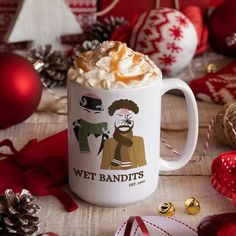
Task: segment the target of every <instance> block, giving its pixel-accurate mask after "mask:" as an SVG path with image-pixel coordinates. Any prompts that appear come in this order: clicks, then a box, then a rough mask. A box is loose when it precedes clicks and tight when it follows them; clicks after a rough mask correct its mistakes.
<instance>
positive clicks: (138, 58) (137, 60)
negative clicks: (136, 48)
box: [133, 54, 142, 64]
mask: <svg viewBox="0 0 236 236" xmlns="http://www.w3.org/2000/svg"><path fill="white" fill-rule="evenodd" d="M141 58H142V56H141V55H139V54H135V55H134V56H133V63H134V64H136V63H138V62H139V61H140V59H141Z"/></svg>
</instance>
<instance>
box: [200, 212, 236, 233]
mask: <svg viewBox="0 0 236 236" xmlns="http://www.w3.org/2000/svg"><path fill="white" fill-rule="evenodd" d="M206 235H209V236H234V235H236V213H225V214H219V215H212V216H208V217H206V218H204V219H203V220H202V222H201V223H200V224H199V226H198V236H206Z"/></svg>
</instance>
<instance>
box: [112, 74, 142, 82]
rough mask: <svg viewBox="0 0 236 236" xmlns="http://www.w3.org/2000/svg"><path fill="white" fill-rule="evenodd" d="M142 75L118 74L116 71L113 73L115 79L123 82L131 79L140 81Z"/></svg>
mask: <svg viewBox="0 0 236 236" xmlns="http://www.w3.org/2000/svg"><path fill="white" fill-rule="evenodd" d="M143 77H144V75H135V76H120V75H118V74H117V73H115V79H116V80H117V81H121V82H123V83H125V84H129V83H130V82H131V81H132V80H137V81H141V80H142V79H143Z"/></svg>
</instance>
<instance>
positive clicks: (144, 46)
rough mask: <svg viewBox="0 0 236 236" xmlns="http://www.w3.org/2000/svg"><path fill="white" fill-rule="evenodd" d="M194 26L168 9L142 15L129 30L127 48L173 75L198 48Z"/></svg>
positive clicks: (190, 58) (179, 13) (173, 10)
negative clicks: (137, 52)
mask: <svg viewBox="0 0 236 236" xmlns="http://www.w3.org/2000/svg"><path fill="white" fill-rule="evenodd" d="M197 41H198V40H197V33H196V30H195V28H194V26H193V24H192V23H191V22H190V21H189V20H188V18H187V17H186V16H185V15H183V14H182V13H181V12H179V11H177V10H175V9H170V8H159V9H152V10H150V11H148V12H145V13H143V14H142V15H141V16H140V18H139V20H138V21H137V23H136V24H135V26H134V29H133V31H132V35H131V39H130V46H131V48H132V49H134V50H135V51H139V52H142V53H144V54H147V55H148V56H149V57H150V58H151V59H152V60H153V61H154V62H155V63H156V65H157V66H158V67H159V68H160V69H161V70H162V72H163V73H164V74H169V75H175V74H177V73H178V72H180V71H181V70H182V69H183V68H185V67H186V66H187V65H188V64H189V63H190V62H191V60H192V58H193V56H194V54H195V51H196V48H197V43H198V42H197Z"/></svg>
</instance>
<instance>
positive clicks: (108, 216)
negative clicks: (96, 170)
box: [39, 176, 235, 236]
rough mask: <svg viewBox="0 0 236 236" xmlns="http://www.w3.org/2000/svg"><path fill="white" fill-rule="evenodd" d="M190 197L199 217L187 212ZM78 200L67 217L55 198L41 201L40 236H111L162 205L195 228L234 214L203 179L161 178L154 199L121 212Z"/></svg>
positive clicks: (154, 212)
mask: <svg viewBox="0 0 236 236" xmlns="http://www.w3.org/2000/svg"><path fill="white" fill-rule="evenodd" d="M190 196H194V197H196V198H197V199H198V200H199V201H200V204H201V212H200V213H199V214H198V215H195V216H190V215H188V214H187V213H186V212H185V209H184V201H185V199H186V198H187V197H190ZM75 199H76V201H77V203H78V204H79V206H80V207H79V209H78V210H76V211H75V212H72V213H67V212H65V210H64V209H63V207H62V206H61V204H60V203H59V202H58V201H57V200H55V198H53V197H50V196H48V197H40V198H39V203H40V204H41V206H42V209H41V212H40V217H41V220H42V224H41V227H40V228H41V232H46V231H47V232H48V231H52V232H56V233H58V234H59V235H60V236H84V235H86V236H89V235H91V236H92V235H96V236H112V235H114V233H115V231H116V229H117V228H118V227H119V225H121V224H122V223H123V222H124V221H125V220H127V219H128V217H129V216H131V215H140V216H145V215H155V214H157V208H158V205H159V204H160V203H161V202H163V201H170V202H172V203H173V204H175V207H176V214H175V216H176V217H177V218H178V219H180V220H182V221H185V222H186V223H188V224H191V225H193V226H197V225H198V223H199V222H200V221H201V220H202V219H203V217H206V216H208V215H211V214H219V213H225V212H234V211H235V208H234V207H233V205H232V203H231V202H230V201H229V200H228V199H225V198H224V197H222V196H221V195H220V194H219V193H217V192H216V191H215V190H214V189H213V188H212V186H211V185H210V178H209V177H203V176H195V177H192V176H182V177H176V176H173V177H171V176H168V177H167V176H162V177H160V183H159V186H158V188H157V190H156V191H155V193H154V194H153V195H152V196H151V197H149V198H148V199H146V200H144V201H142V202H139V203H136V204H132V205H129V206H124V207H119V208H106V207H98V206H94V205H90V204H87V203H85V202H83V201H82V200H79V199H78V198H76V197H75Z"/></svg>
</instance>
